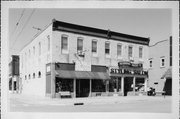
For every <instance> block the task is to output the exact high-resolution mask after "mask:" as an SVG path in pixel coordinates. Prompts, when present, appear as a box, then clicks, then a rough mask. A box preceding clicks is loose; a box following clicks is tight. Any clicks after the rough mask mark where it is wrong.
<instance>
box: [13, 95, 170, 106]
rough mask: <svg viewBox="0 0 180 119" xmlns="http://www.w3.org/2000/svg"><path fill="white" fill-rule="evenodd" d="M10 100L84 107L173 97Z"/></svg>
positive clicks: (14, 98)
mask: <svg viewBox="0 0 180 119" xmlns="http://www.w3.org/2000/svg"><path fill="white" fill-rule="evenodd" d="M10 100H12V101H13V100H16V101H20V102H22V103H28V104H40V105H62V106H65V105H74V103H83V105H97V104H116V103H117V104H118V103H135V102H137V101H138V102H139V101H167V100H171V96H166V97H165V98H164V97H163V96H126V97H124V96H117V97H113V96H110V97H102V96H100V97H86V98H63V99H61V98H50V97H39V96H29V95H23V94H10Z"/></svg>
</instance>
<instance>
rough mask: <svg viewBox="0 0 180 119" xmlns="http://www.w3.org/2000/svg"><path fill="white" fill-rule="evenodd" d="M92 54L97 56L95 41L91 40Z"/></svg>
mask: <svg viewBox="0 0 180 119" xmlns="http://www.w3.org/2000/svg"><path fill="white" fill-rule="evenodd" d="M92 53H93V55H94V54H97V40H92Z"/></svg>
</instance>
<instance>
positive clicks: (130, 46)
mask: <svg viewBox="0 0 180 119" xmlns="http://www.w3.org/2000/svg"><path fill="white" fill-rule="evenodd" d="M130 48H132V52H131V56H130ZM128 58H133V46H132V45H129V46H128Z"/></svg>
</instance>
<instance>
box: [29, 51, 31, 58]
mask: <svg viewBox="0 0 180 119" xmlns="http://www.w3.org/2000/svg"><path fill="white" fill-rule="evenodd" d="M30 57H31V50H29V58H30Z"/></svg>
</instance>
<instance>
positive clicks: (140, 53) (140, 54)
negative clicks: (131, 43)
mask: <svg viewBox="0 0 180 119" xmlns="http://www.w3.org/2000/svg"><path fill="white" fill-rule="evenodd" d="M139 58H140V59H142V58H143V48H142V47H139Z"/></svg>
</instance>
